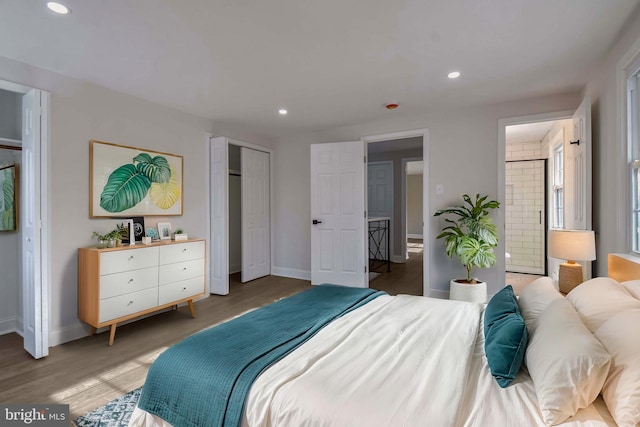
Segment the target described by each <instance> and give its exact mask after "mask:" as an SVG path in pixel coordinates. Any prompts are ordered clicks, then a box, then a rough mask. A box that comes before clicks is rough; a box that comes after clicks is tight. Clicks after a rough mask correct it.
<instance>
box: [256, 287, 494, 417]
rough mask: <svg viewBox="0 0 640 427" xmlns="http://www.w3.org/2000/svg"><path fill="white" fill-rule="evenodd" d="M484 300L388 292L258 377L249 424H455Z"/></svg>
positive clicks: (334, 324)
mask: <svg viewBox="0 0 640 427" xmlns="http://www.w3.org/2000/svg"><path fill="white" fill-rule="evenodd" d="M481 313H482V306H481V305H480V304H468V303H460V302H451V301H444V300H436V299H427V298H415V297H410V296H396V297H391V296H382V297H378V298H376V299H375V300H373V301H372V302H370V303H368V304H367V305H365V306H364V307H361V308H360V309H358V310H356V311H353V312H351V313H349V314H348V315H346V316H344V317H343V318H341V319H338V320H336V321H334V322H333V323H332V324H331V325H329V326H328V327H326V328H324V329H323V330H321V331H320V332H319V333H318V334H317V335H316V336H315V337H314V338H313V339H312V340H310V341H309V342H307V343H306V344H304V345H302V346H301V347H299V348H298V349H297V350H296V351H295V352H293V353H291V354H290V355H289V356H287V357H286V358H284V359H282V360H281V361H280V362H279V363H277V364H276V365H274V366H272V367H271V368H269V369H268V370H267V371H266V372H264V373H263V374H262V375H260V377H258V379H257V380H256V381H255V383H254V385H253V387H252V389H251V393H250V395H249V398H248V400H247V404H246V417H247V421H248V424H249V425H250V426H270V425H278V426H303V425H317V424H316V422H315V420H320V419H321V420H323V422H322V425H323V426H356V425H360V426H402V425H406V426H419V425H425V421H426V420H429V422H428V425H432V426H452V425H454V424H455V421H456V417H457V414H458V408H459V406H460V403H461V401H462V398H463V396H464V387H465V383H466V381H467V377H468V375H469V368H470V361H471V356H472V353H471V352H470V351H469V349H470V348H473V346H474V343H475V341H476V337H477V334H478V328H479V323H480V322H479V320H480V316H481Z"/></svg>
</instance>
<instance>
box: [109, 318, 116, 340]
mask: <svg viewBox="0 0 640 427" xmlns="http://www.w3.org/2000/svg"><path fill="white" fill-rule="evenodd" d="M116 325H117V323H112V324H111V332H110V333H109V345H113V340H114V339H115V338H116Z"/></svg>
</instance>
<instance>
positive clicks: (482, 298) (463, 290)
mask: <svg viewBox="0 0 640 427" xmlns="http://www.w3.org/2000/svg"><path fill="white" fill-rule="evenodd" d="M449 299H451V300H456V301H468V302H479V303H483V304H484V303H486V302H487V283H486V282H479V283H475V284H471V283H459V282H457V281H455V280H452V281H451V282H449Z"/></svg>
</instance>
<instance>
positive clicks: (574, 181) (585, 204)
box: [564, 98, 591, 230]
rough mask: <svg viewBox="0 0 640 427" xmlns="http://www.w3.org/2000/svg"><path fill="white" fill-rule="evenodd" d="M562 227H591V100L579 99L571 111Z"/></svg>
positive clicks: (565, 156)
mask: <svg viewBox="0 0 640 427" xmlns="http://www.w3.org/2000/svg"><path fill="white" fill-rule="evenodd" d="M564 162H565V183H564V194H565V199H564V206H565V218H564V220H565V228H567V229H572V230H590V229H591V103H590V100H589V98H586V99H584V100H583V101H582V103H581V104H580V106H579V107H578V109H577V110H576V112H575V114H574V115H573V135H572V137H571V140H570V142H569V144H567V145H565V147H564Z"/></svg>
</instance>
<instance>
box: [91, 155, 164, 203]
mask: <svg viewBox="0 0 640 427" xmlns="http://www.w3.org/2000/svg"><path fill="white" fill-rule="evenodd" d="M170 178H171V167H170V166H169V163H168V162H167V159H166V158H165V157H163V156H155V157H151V156H150V155H149V154H147V153H140V154H138V155H137V156H135V157H134V158H133V164H126V165H122V166H120V167H119V168H117V169H116V170H114V171H113V172H112V173H111V175H109V178H108V180H107V183H106V184H105V186H104V188H103V189H102V194H101V195H100V206H101V207H102V208H103V209H105V210H106V211H108V212H122V211H124V210H126V209H129V208H132V207H134V206H135V205H137V204H138V203H140V202H141V201H142V199H144V198H145V197H146V195H147V193H148V192H149V188H151V186H152V185H153V184H166V183H169V181H170ZM173 203H175V200H174V201H173ZM173 203H171V204H173ZM165 209H166V208H165Z"/></svg>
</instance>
